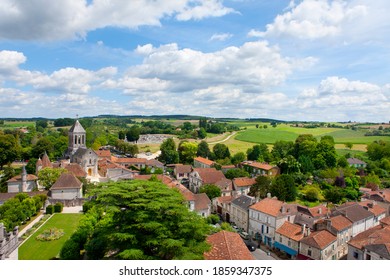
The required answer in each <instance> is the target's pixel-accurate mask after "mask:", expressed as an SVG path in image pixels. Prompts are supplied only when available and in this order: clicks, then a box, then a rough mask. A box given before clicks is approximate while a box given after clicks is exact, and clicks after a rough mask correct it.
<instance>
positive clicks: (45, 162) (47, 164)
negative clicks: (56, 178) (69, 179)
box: [42, 152, 53, 168]
mask: <svg viewBox="0 0 390 280" xmlns="http://www.w3.org/2000/svg"><path fill="white" fill-rule="evenodd" d="M46 167H50V168H52V167H53V165H52V163H51V161H50V159H49V157H48V155H47V153H46V152H45V153H44V154H43V156H42V168H46Z"/></svg>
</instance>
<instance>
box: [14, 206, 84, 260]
mask: <svg viewBox="0 0 390 280" xmlns="http://www.w3.org/2000/svg"><path fill="white" fill-rule="evenodd" d="M82 216H83V214H54V215H53V217H51V218H50V219H49V220H48V221H47V222H46V223H45V224H44V225H43V226H42V227H41V228H39V230H37V231H36V232H35V233H34V234H33V235H32V236H31V237H30V238H29V239H28V240H27V241H26V242H25V243H23V244H22V246H20V247H19V260H50V259H52V258H55V257H57V256H58V254H59V252H60V250H61V248H62V245H63V244H64V243H65V241H66V240H67V239H69V237H70V236H71V235H72V233H73V232H74V231H75V230H76V228H77V226H78V224H79V221H80V219H81V217H82ZM53 227H55V228H57V229H63V230H64V233H65V234H64V236H62V237H61V238H60V239H58V240H54V241H46V242H43V241H38V240H36V239H35V237H36V236H37V235H39V234H41V233H42V232H43V231H44V230H47V229H50V228H53Z"/></svg>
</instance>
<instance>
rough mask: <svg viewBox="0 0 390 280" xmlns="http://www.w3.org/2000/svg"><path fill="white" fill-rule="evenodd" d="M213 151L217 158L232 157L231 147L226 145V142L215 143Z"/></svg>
mask: <svg viewBox="0 0 390 280" xmlns="http://www.w3.org/2000/svg"><path fill="white" fill-rule="evenodd" d="M213 153H214V156H215V159H225V158H230V151H229V147H228V146H226V145H225V144H221V143H218V144H215V146H214V147H213Z"/></svg>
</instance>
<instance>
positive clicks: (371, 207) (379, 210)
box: [359, 200, 386, 226]
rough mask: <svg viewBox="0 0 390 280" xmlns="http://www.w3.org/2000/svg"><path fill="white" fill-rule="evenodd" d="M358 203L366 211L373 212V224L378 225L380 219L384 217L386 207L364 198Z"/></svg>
mask: <svg viewBox="0 0 390 280" xmlns="http://www.w3.org/2000/svg"><path fill="white" fill-rule="evenodd" d="M359 205H361V206H363V207H364V209H366V210H367V211H368V212H371V213H372V214H374V224H373V226H377V225H379V222H380V220H382V219H383V218H385V217H386V209H385V208H383V207H381V206H379V205H377V203H376V201H375V200H364V201H361V202H359Z"/></svg>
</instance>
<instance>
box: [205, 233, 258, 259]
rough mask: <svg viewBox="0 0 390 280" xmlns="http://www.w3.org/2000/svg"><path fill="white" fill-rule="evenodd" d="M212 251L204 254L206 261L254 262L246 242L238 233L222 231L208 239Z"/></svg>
mask: <svg viewBox="0 0 390 280" xmlns="http://www.w3.org/2000/svg"><path fill="white" fill-rule="evenodd" d="M206 241H207V242H208V243H209V244H211V247H212V248H211V250H210V251H208V252H205V253H204V258H205V259H206V260H254V257H253V256H252V254H251V253H250V252H249V250H248V248H247V247H246V245H245V243H244V241H243V240H242V238H241V237H240V235H238V233H236V232H229V231H225V230H222V231H220V232H217V233H214V234H212V235H210V236H208V237H207V238H206Z"/></svg>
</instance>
